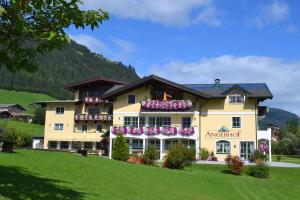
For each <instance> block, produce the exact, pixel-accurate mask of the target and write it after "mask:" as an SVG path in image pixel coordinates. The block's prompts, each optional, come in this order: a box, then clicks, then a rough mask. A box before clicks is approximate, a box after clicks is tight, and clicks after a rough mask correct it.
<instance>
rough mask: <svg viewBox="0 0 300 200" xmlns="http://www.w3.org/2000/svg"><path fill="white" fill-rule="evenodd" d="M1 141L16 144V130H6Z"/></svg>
mask: <svg viewBox="0 0 300 200" xmlns="http://www.w3.org/2000/svg"><path fill="white" fill-rule="evenodd" d="M1 139H2V140H3V141H5V142H11V143H15V141H16V130H15V129H14V128H8V129H4V131H3V133H2V135H1Z"/></svg>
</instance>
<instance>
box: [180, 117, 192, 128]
mask: <svg viewBox="0 0 300 200" xmlns="http://www.w3.org/2000/svg"><path fill="white" fill-rule="evenodd" d="M186 119H189V120H190V122H189V123H190V125H189V126H185V125H184V124H185V123H187V122H185V120H186ZM181 127H182V128H190V127H192V117H182V118H181Z"/></svg>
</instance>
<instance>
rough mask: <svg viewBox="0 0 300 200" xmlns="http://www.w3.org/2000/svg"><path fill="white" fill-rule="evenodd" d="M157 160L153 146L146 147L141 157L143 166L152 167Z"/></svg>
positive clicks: (156, 152) (157, 156)
mask: <svg viewBox="0 0 300 200" xmlns="http://www.w3.org/2000/svg"><path fill="white" fill-rule="evenodd" d="M157 159H159V153H158V151H157V150H156V148H155V146H154V145H148V146H147V149H146V150H145V153H144V155H143V160H142V162H143V164H146V165H154V164H155V161H156V160H157Z"/></svg>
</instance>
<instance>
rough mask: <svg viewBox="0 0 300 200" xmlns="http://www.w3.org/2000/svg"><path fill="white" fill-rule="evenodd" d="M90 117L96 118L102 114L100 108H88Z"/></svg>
mask: <svg viewBox="0 0 300 200" xmlns="http://www.w3.org/2000/svg"><path fill="white" fill-rule="evenodd" d="M88 113H89V115H92V116H95V115H99V114H100V108H88Z"/></svg>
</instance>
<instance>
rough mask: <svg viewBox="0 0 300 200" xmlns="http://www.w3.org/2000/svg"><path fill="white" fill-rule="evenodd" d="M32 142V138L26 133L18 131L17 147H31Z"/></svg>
mask: <svg viewBox="0 0 300 200" xmlns="http://www.w3.org/2000/svg"><path fill="white" fill-rule="evenodd" d="M31 144H32V138H31V136H29V135H26V134H24V133H18V134H17V136H16V146H17V147H30V146H31Z"/></svg>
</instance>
